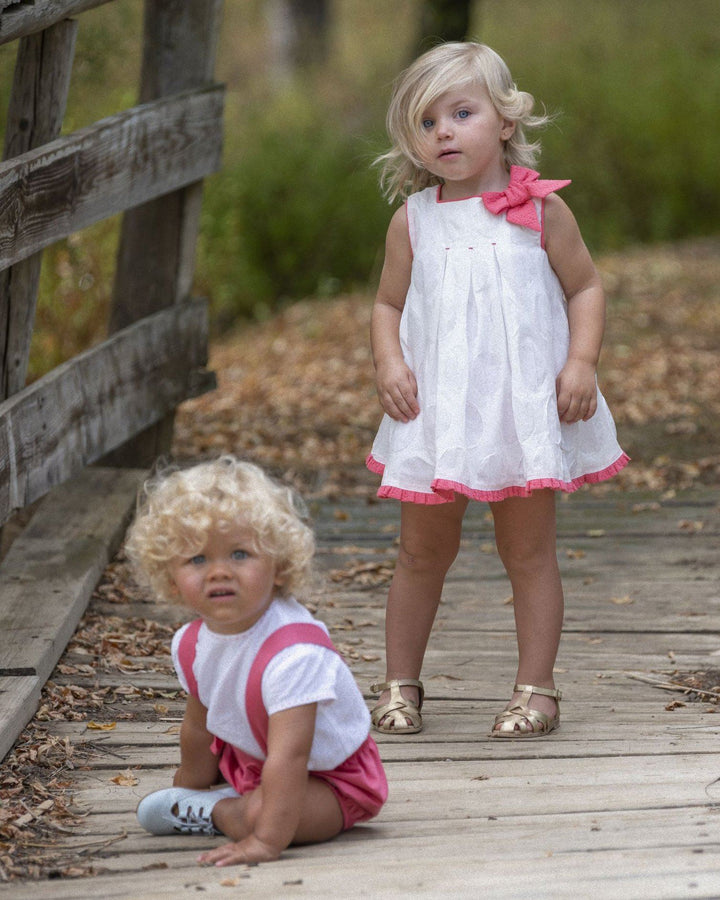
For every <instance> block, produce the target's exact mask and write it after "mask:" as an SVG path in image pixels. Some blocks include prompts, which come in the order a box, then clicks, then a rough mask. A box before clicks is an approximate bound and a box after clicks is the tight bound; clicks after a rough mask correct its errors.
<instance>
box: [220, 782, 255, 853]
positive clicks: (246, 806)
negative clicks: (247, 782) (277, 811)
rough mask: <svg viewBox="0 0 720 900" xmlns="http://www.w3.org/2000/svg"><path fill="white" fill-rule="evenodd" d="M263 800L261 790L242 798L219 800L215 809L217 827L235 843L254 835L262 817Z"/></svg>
mask: <svg viewBox="0 0 720 900" xmlns="http://www.w3.org/2000/svg"><path fill="white" fill-rule="evenodd" d="M261 805H262V798H261V795H260V788H257V789H256V790H254V791H251V792H250V793H249V794H244V795H243V796H242V797H238V798H237V800H236V799H234V798H227V799H225V800H219V801H218V803H217V804H216V805H215V808H214V809H213V813H212V818H213V824H214V825H215V827H216V828H217V829H218V830H219V831H222V833H223V834H224V835H225V836H226V837H229V838H230V839H231V840H233V841H240V840H242V839H243V838H244V837H246V836H247V835H248V834H252V832H253V831H254V829H255V823H256V821H257V818H258V816H259V815H260V807H261Z"/></svg>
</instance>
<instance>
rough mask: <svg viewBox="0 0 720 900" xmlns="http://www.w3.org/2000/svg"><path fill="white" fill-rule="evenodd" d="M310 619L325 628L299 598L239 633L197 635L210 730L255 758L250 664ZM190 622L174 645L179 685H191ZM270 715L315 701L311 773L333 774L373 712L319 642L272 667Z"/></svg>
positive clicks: (280, 603) (267, 688)
mask: <svg viewBox="0 0 720 900" xmlns="http://www.w3.org/2000/svg"><path fill="white" fill-rule="evenodd" d="M295 622H310V623H313V624H315V625H319V626H320V627H321V628H322V629H323V630H324V631H325V632H327V628H326V627H325V625H324V624H323V623H322V622H319V621H318V620H316V619H314V618H313V617H312V615H311V614H310V613H309V612H308V610H307V609H305V607H304V606H302V605H301V604H300V603H298V601H297V600H295V599H294V598H288V599H276V600H274V601H273V602H272V603H271V604H270V606H269V607H268V609H267V611H266V613H265V614H264V615H263V617H262V618H261V619H260V620H259V621H258V622H256V623H255V625H253V627H252V628H250V629H248V630H247V631H244V632H242V633H241V634H216V633H215V632H212V631H210V629H209V628H207V626H206V625H204V624H203V625H202V626H201V628H200V630H199V632H198V641H197V652H196V656H195V662H194V663H193V673H194V675H195V678H196V680H197V684H198V693H199V697H200V702H201V703H202V704H203V706H205V707H206V708H207V711H208V716H207V727H208V730H209V731H210V732H211V734H213V735H216V736H217V737H219V738H221V739H222V740H224V741H226V742H227V743H229V744H233V745H234V746H235V747H238V748H239V749H240V750H244V751H245V753H249V754H250V755H251V756H254V757H255V758H256V759H265V754H264V753H263V752H262V750H261V749H260V747H259V746H258V744H257V742H256V741H255V738H254V737H253V734H252V731H251V729H250V724H249V722H248V719H247V714H246V711H245V688H246V685H247V678H248V675H249V673H250V667H251V665H252V663H253V660H254V659H255V656H256V655H257V652H258V651H259V649H260V647H261V645H262V644H263V643H264V641H265V639H266V638H268V637H269V636H270V635H271V634H272V633H273V632H274V631H276V630H277V629H278V628H281V627H282V626H283V625H289V624H291V623H295ZM185 628H187V625H184V626H183V627H182V628H180V629H179V630H178V631H177V632H176V633H175V635H174V637H173V640H172V659H173V663H174V665H175V670H176V672H177V674H178V678H179V680H180V684H181V685H182V686H183V688H184V689H185V690H188V684H187V682H186V680H185V676H184V675H183V672H182V669H181V668H180V665H179V663H178V656H177V651H178V644H179V641H180V637H181V636H182V633H183V632H184V630H185ZM262 697H263V702H264V704H265V708H266V710H267V712H268V715H272V714H273V713H276V712H280V711H281V710H284V709H291V708H292V707H295V706H302V705H304V704H306V703H317V705H318V706H317V718H316V724H315V738H314V740H313V744H312V749H311V752H310V759H309V760H308V769H309V770H311V771H319V772H323V771H328V770H331V769H335V768H336V767H337V766H339V765H340V763H342V762H344V761H345V760H346V759H347V758H348V757H349V756H351V755H352V754H353V753H354V752H355V751H356V750H357V749H358V748H359V747H360V746H361V744H362V743H363V742H364V741H365V739H366V738H367V736H368V734H369V731H370V713H369V712H368V708H367V706H366V704H365V701H364V699H363V696H362V694H361V693H360V691H359V689H358V687H357V685H356V683H355V679H354V678H353V675H352V672H351V671H350V669H349V668H348V667H347V665H346V663H345V662H344V661H343V659H342V657H340V656H339V655H338V654H337V653H334V652H333V651H332V650H329V649H328V648H326V647H319V646H317V645H314V644H295V645H293V646H292V647H288V648H286V649H285V650H282V651H281V652H280V653H278V654H277V655H276V656H274V657H273V659H272V660H271V661H270V662H269V663H268V666H267V668H266V669H265V674H264V675H263V679H262Z"/></svg>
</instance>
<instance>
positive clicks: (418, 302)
mask: <svg viewBox="0 0 720 900" xmlns="http://www.w3.org/2000/svg"><path fill="white" fill-rule="evenodd" d="M533 202H534V203H535V205H536V208H537V211H538V214H539V215H541V213H542V208H541V202H540V201H539V200H537V199H536V200H534V201H533ZM407 216H408V228H409V234H410V242H411V246H412V251H413V265H412V276H411V283H410V288H409V290H408V294H407V299H406V302H405V308H404V310H403V313H402V318H401V321H400V343H401V346H402V351H403V355H404V358H405V361H406V362H407V364H408V366H409V367H410V369H411V370H412V371H413V373H414V374H415V377H416V379H417V382H418V402H419V404H420V414H419V415H418V416H417V418H415V419H414V420H413V421H411V422H407V423H402V422H396V421H394V420H393V419H391V418H390V417H389V416H387V415H386V416H385V417H384V418H383V420H382V423H381V425H380V429H379V431H378V434H377V437H376V439H375V442H374V444H373V448H372V452H371V455H370V457H369V458H368V465H369V466H370V468H372V469H374V470H375V471H378V472H383V480H382V487H381V489H380V492H379V493H380V495H381V496H391V497H397V498H398V499H401V500H411V501H415V502H424V503H428V502H429V503H434V502H446V501H448V500H451V499H452V498H453V491H455V490H459V491H460V492H462V493H464V494H466V495H468V496H470V497H473V498H475V499H479V500H501V499H503V498H504V497H506V496H512V495H526V494H527V493H529V491H530V490H531V489H534V488H540V487H552V488H555V489H560V490H566V491H571V490H574V489H575V488H577V487H578V486H579V485H580V484H582V483H583V482H585V481H599V480H602V479H603V478H607V477H609V476H610V475H612V474H614V472H615V471H617V470H618V469H619V468H622V465H624V464H625V462H626V461H627V458H626V457H625V456H624V454H623V452H622V450H621V448H620V446H619V445H618V442H617V438H616V432H615V424H614V422H613V420H612V417H611V415H610V412H609V410H608V407H607V404H606V402H605V399H604V398H603V396H602V394H600V392H599V391H598V409H597V412H596V413H595V415H594V416H593V417H592V419H590V420H589V421H587V422H577V423H575V424H573V425H565V424H561V422H560V420H559V416H558V412H557V396H556V388H555V379H556V376H557V375H558V373H559V372H560V369H561V368H562V367H563V365H564V364H565V361H566V359H567V352H568V346H569V326H568V317H567V304H566V302H565V299H564V297H563V292H562V288H561V286H560V282H559V281H558V278H557V276H556V274H555V272H554V271H553V269H552V267H551V266H550V262H549V260H548V257H547V253H546V252H545V250H544V247H543V245H542V234H541V232H537V231H534V230H532V229H530V228H526V227H522V226H520V225H514V224H511V223H510V222H508V221H507V218H506V216H505V215H494V214H493V213H491V212H489V211H488V210H487V209H486V208H485V205H484V204H483V201H482V199H481V198H480V197H470V198H468V199H464V200H455V201H447V202H445V201H442V200H440V195H439V190H438V188H437V187H430V188H427V189H425V190H424V191H420V192H418V193H416V194H413V195H411V196H410V197H409V199H408V201H407Z"/></svg>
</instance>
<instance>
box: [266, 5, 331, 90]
mask: <svg viewBox="0 0 720 900" xmlns="http://www.w3.org/2000/svg"><path fill="white" fill-rule="evenodd" d="M329 6H330V4H329V2H328V0H268V2H267V4H266V17H267V22H268V27H269V31H270V41H271V44H272V47H273V53H274V57H275V58H274V60H273V63H274V64H273V69H274V74H275V75H276V77H279V78H281V79H284V78H289V77H292V75H293V73H294V72H295V71H297V69H303V68H308V67H310V66H316V65H318V64H319V63H322V62H324V61H325V59H326V57H327V51H328V28H329V22H330V10H329Z"/></svg>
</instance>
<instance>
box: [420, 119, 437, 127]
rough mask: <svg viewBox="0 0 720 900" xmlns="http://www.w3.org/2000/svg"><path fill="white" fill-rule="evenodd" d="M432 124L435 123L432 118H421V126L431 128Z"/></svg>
mask: <svg viewBox="0 0 720 900" xmlns="http://www.w3.org/2000/svg"><path fill="white" fill-rule="evenodd" d="M434 124H435V123H434V122H433V120H432V119H423V120H422V127H423V128H432V127H433V125H434Z"/></svg>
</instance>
